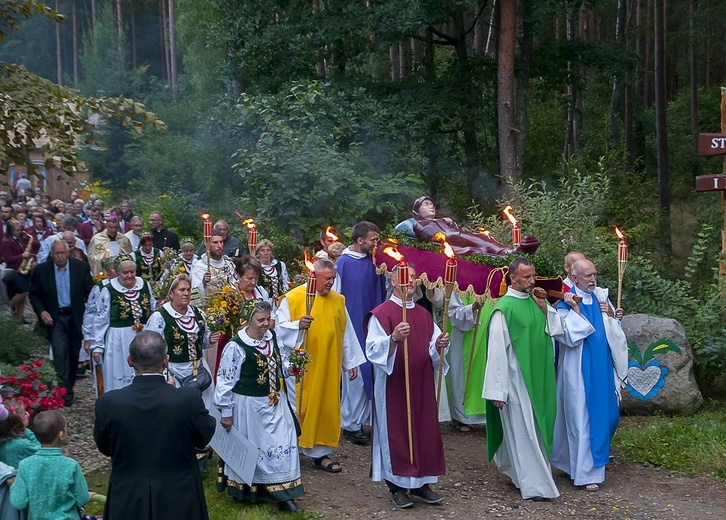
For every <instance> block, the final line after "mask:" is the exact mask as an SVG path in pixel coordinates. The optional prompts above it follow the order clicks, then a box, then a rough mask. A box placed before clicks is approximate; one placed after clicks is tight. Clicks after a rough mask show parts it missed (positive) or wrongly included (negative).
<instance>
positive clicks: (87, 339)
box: [78, 256, 118, 397]
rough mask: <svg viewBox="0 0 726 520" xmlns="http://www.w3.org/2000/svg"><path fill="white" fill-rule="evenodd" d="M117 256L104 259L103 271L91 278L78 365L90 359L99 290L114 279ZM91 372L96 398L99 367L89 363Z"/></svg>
mask: <svg viewBox="0 0 726 520" xmlns="http://www.w3.org/2000/svg"><path fill="white" fill-rule="evenodd" d="M117 258H118V257H117V256H111V257H109V258H104V259H103V261H102V262H101V268H102V269H103V271H102V272H101V273H99V274H97V275H96V276H94V277H93V281H94V282H95V283H94V284H93V288H92V289H91V292H90V294H89V295H88V299H87V300H86V310H85V312H84V313H83V325H81V332H82V333H83V348H82V349H81V352H80V355H79V357H78V364H79V366H80V364H81V362H82V361H84V360H90V359H91V340H92V339H93V320H94V319H95V316H96V310H97V309H98V302H99V300H100V296H101V289H103V288H104V287H105V286H106V285H108V284H109V283H110V282H111V280H113V279H114V278H116V268H115V266H114V264H115V262H116V259H117ZM89 364H90V365H91V372H93V376H94V377H93V390H94V391H95V392H96V397H98V396H99V389H98V378H97V377H96V370H97V369H98V370H102V368H101V365H96V363H95V362H90V363H89Z"/></svg>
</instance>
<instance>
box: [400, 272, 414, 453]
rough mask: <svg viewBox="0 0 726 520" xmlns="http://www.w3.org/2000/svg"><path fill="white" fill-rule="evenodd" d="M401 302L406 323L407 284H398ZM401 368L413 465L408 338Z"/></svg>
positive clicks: (409, 447) (405, 340)
mask: <svg viewBox="0 0 726 520" xmlns="http://www.w3.org/2000/svg"><path fill="white" fill-rule="evenodd" d="M399 290H400V291H401V302H402V321H403V323H406V300H407V299H408V286H407V285H406V286H399ZM403 370H404V376H405V378H406V420H407V424H408V461H409V463H410V464H411V465H413V429H412V426H411V379H410V376H409V370H408V338H404V339H403Z"/></svg>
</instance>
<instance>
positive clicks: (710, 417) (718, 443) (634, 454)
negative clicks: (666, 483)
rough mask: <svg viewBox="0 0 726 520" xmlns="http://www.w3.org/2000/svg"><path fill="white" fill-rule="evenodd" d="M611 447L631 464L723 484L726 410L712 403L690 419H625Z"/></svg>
mask: <svg viewBox="0 0 726 520" xmlns="http://www.w3.org/2000/svg"><path fill="white" fill-rule="evenodd" d="M613 446H614V447H615V448H616V449H617V451H618V455H619V456H620V457H622V458H623V459H625V460H627V461H630V462H641V463H648V464H653V465H656V466H661V467H664V468H668V469H671V470H674V471H678V472H682V473H704V474H708V475H711V476H713V477H716V478H718V479H719V480H726V409H725V408H724V407H723V406H719V405H718V403H716V402H714V403H713V404H712V406H711V407H710V408H708V409H706V410H703V411H701V412H698V413H697V414H695V415H692V416H689V417H679V416H673V417H667V416H664V415H656V416H653V417H637V418H635V417H624V418H622V419H621V423H620V427H619V428H618V431H617V432H616V434H615V439H614V440H613Z"/></svg>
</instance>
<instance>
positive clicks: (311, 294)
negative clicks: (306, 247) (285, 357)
mask: <svg viewBox="0 0 726 520" xmlns="http://www.w3.org/2000/svg"><path fill="white" fill-rule="evenodd" d="M305 267H307V268H308V281H307V285H306V287H305V315H306V316H310V313H311V312H312V311H313V304H314V303H315V294H316V292H317V285H318V278H317V275H316V274H315V270H314V266H313V263H312V262H311V261H310V258H308V252H307V251H305ZM309 330H310V329H305V330H303V339H302V345H301V348H302V350H303V351H305V352H307V349H308V331H309ZM304 376H305V370H304V369H303V371H302V372H301V373H300V374H298V375H297V376H295V379H296V380H297V382H298V383H300V392H298V396H299V401H298V403H299V404H298V415H299V414H300V412H301V411H302V405H303V377H304Z"/></svg>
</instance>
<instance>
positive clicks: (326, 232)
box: [325, 226, 338, 242]
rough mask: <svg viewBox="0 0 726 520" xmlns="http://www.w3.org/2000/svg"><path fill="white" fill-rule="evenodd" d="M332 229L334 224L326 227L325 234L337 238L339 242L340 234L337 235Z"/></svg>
mask: <svg viewBox="0 0 726 520" xmlns="http://www.w3.org/2000/svg"><path fill="white" fill-rule="evenodd" d="M332 229H333V227H332V226H328V227H326V228H325V236H327V237H329V238H332V239H333V240H335V241H336V242H337V241H338V235H336V234H335V233H333V231H332Z"/></svg>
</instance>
